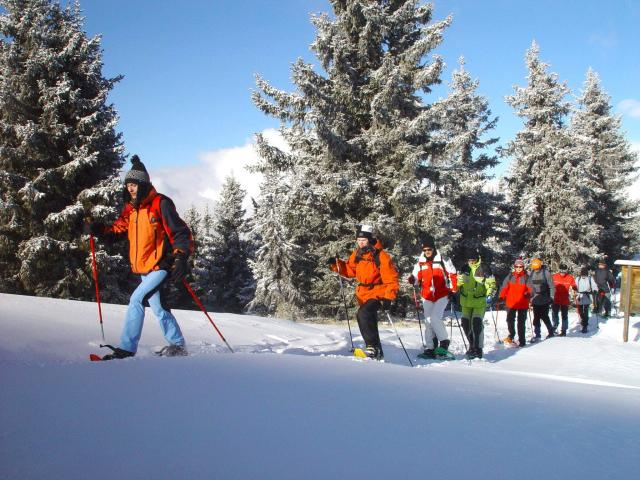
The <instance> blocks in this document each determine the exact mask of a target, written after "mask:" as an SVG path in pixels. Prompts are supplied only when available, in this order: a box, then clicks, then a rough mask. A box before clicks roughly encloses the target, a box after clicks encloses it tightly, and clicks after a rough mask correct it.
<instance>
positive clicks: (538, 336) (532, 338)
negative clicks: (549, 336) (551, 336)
mask: <svg viewBox="0 0 640 480" xmlns="http://www.w3.org/2000/svg"><path fill="white" fill-rule="evenodd" d="M540 340H542V337H541V336H540V335H536V336H535V337H531V340H529V343H538V342H539V341H540Z"/></svg>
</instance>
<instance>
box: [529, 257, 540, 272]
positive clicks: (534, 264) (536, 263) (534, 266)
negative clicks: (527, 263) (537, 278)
mask: <svg viewBox="0 0 640 480" xmlns="http://www.w3.org/2000/svg"><path fill="white" fill-rule="evenodd" d="M541 268H542V260H540V259H539V258H534V259H533V260H531V269H532V270H540V269H541Z"/></svg>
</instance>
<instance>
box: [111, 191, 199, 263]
mask: <svg viewBox="0 0 640 480" xmlns="http://www.w3.org/2000/svg"><path fill="white" fill-rule="evenodd" d="M105 233H112V234H116V235H124V234H125V233H127V236H128V238H129V262H130V264H131V271H132V272H133V273H138V274H146V273H149V272H151V271H153V270H169V269H170V266H171V261H172V259H171V254H174V255H175V254H176V253H178V252H184V253H188V254H190V253H191V252H192V251H193V237H192V236H191V231H190V230H189V227H188V226H187V224H186V223H185V222H184V221H183V220H182V219H181V218H180V217H179V215H178V213H177V212H176V207H175V205H174V204H173V202H172V201H171V199H170V198H168V197H165V196H164V195H161V194H159V193H158V192H156V190H155V188H153V187H151V190H150V191H149V193H148V195H147V196H146V197H145V198H144V199H143V200H142V201H141V202H140V206H139V207H138V208H134V207H133V205H132V204H131V203H127V204H126V205H125V207H124V209H123V210H122V213H121V214H120V217H118V219H117V220H116V221H115V222H113V224H112V225H111V226H110V227H107V228H106V232H105Z"/></svg>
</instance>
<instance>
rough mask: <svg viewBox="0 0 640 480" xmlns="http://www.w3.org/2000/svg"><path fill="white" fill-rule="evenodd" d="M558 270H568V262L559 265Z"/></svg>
mask: <svg viewBox="0 0 640 480" xmlns="http://www.w3.org/2000/svg"><path fill="white" fill-rule="evenodd" d="M558 270H560V271H561V272H566V271H567V270H568V268H567V264H566V263H561V264H560V265H558Z"/></svg>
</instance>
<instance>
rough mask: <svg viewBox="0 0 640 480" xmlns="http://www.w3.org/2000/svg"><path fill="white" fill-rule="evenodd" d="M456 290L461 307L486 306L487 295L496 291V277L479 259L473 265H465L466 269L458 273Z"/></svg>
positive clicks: (491, 294)
mask: <svg viewBox="0 0 640 480" xmlns="http://www.w3.org/2000/svg"><path fill="white" fill-rule="evenodd" d="M458 291H459V292H460V306H461V307H471V308H480V307H486V305H487V297H488V296H493V295H494V294H495V293H496V279H495V278H494V277H493V274H492V273H491V270H490V269H489V267H488V266H486V265H482V260H481V261H479V262H478V263H476V264H474V265H467V268H466V271H464V272H463V273H461V274H458Z"/></svg>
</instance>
